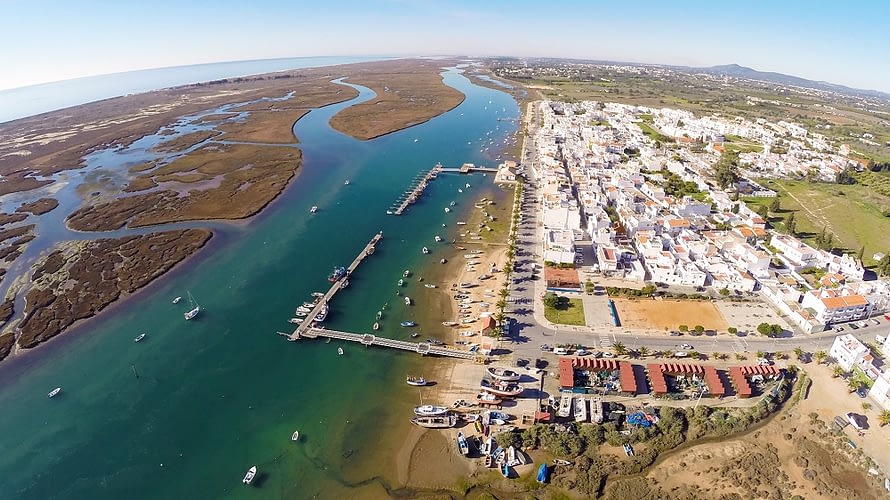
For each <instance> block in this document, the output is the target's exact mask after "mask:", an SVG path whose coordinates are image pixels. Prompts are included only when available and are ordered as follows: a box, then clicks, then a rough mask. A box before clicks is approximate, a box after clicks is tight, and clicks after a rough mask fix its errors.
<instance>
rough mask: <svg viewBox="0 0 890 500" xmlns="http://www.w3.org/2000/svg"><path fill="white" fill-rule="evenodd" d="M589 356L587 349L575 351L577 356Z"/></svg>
mask: <svg viewBox="0 0 890 500" xmlns="http://www.w3.org/2000/svg"><path fill="white" fill-rule="evenodd" d="M588 354H590V351H588V350H586V349H578V350H577V351H575V356H587V355H588Z"/></svg>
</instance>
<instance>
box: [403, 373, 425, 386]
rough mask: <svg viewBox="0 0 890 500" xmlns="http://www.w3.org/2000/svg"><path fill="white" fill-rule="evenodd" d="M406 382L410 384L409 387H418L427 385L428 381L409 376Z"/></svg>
mask: <svg viewBox="0 0 890 500" xmlns="http://www.w3.org/2000/svg"><path fill="white" fill-rule="evenodd" d="M405 381H406V382H407V383H408V385H414V386H418V387H422V386H425V385H426V379H425V378H423V377H412V376H411V375H408V377H407V378H406V379H405Z"/></svg>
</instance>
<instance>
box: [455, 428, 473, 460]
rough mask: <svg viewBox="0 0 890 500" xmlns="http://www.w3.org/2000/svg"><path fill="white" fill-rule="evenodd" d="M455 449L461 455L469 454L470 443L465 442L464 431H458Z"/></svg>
mask: <svg viewBox="0 0 890 500" xmlns="http://www.w3.org/2000/svg"><path fill="white" fill-rule="evenodd" d="M457 451H459V452H460V454H461V455H469V454H470V445H469V443H467V438H465V437H464V433H463V432H460V431H458V433H457Z"/></svg>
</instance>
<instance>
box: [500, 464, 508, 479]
mask: <svg viewBox="0 0 890 500" xmlns="http://www.w3.org/2000/svg"><path fill="white" fill-rule="evenodd" d="M501 474H502V475H503V476H504V477H505V478H508V479H509V478H510V466H509V465H507V464H504V465H502V466H501Z"/></svg>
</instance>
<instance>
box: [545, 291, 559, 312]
mask: <svg viewBox="0 0 890 500" xmlns="http://www.w3.org/2000/svg"><path fill="white" fill-rule="evenodd" d="M544 305H545V306H547V307H549V308H551V309H552V308H555V307H556V306H557V305H559V296H558V295H556V294H555V293H553V292H547V294H546V295H544Z"/></svg>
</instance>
